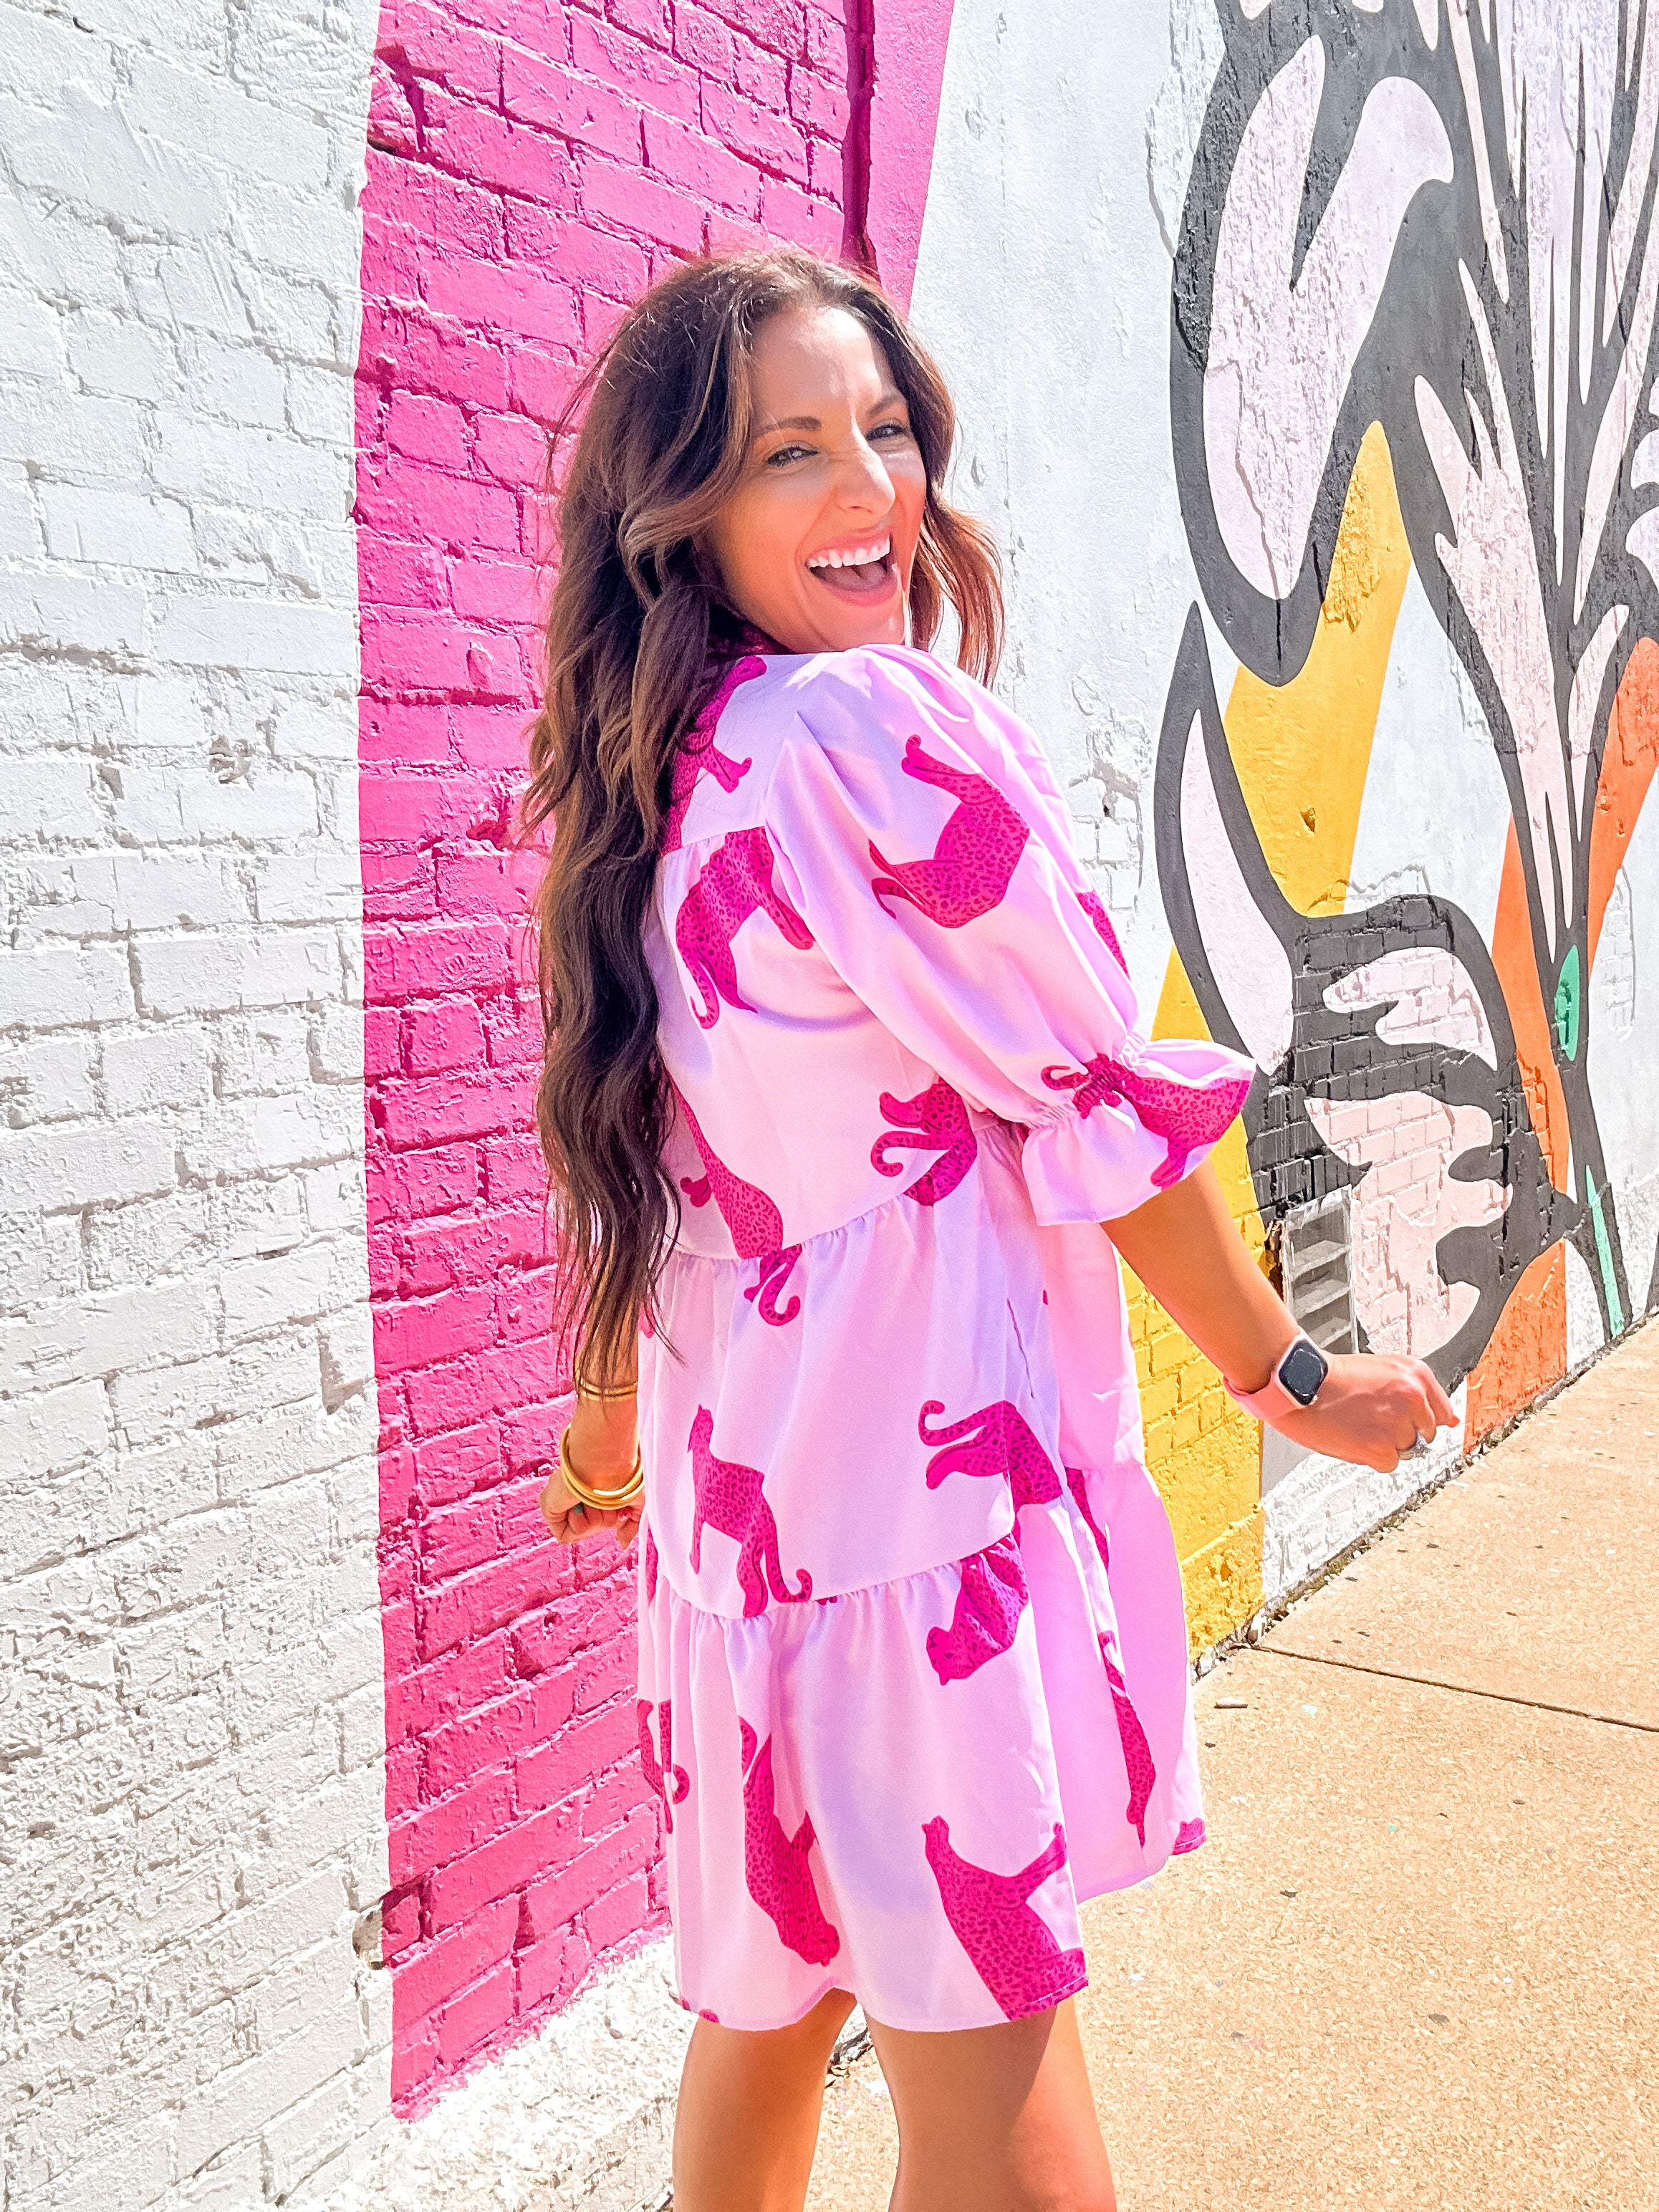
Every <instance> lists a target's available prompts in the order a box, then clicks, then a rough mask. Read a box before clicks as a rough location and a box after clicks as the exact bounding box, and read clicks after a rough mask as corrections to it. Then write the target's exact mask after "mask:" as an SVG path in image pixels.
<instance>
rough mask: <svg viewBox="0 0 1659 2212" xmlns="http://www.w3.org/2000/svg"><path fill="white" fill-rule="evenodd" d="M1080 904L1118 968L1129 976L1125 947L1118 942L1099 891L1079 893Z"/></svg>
mask: <svg viewBox="0 0 1659 2212" xmlns="http://www.w3.org/2000/svg"><path fill="white" fill-rule="evenodd" d="M1078 904H1079V906H1080V907H1081V908H1083V911H1084V912H1085V914H1086V915H1088V917H1089V919H1090V921H1091V922H1093V924H1094V926H1095V934H1096V935H1097V937H1098V938H1099V939H1100V940H1101V942H1102V944H1103V945H1104V946H1105V947H1106V950H1107V951H1109V953H1110V954H1111V956H1112V957H1113V959H1114V960H1115V961H1116V963H1117V964H1118V966H1119V967H1120V968H1121V969H1122V970H1123V972H1124V974H1125V975H1127V974H1128V972H1129V963H1128V962H1127V960H1126V959H1125V958H1124V957H1123V947H1122V946H1121V945H1120V944H1119V943H1118V941H1117V932H1116V930H1115V929H1114V928H1113V927H1112V917H1111V916H1110V915H1109V914H1108V913H1107V911H1106V909H1105V908H1104V907H1103V905H1102V904H1101V902H1100V893H1099V892H1098V891H1079V893H1078Z"/></svg>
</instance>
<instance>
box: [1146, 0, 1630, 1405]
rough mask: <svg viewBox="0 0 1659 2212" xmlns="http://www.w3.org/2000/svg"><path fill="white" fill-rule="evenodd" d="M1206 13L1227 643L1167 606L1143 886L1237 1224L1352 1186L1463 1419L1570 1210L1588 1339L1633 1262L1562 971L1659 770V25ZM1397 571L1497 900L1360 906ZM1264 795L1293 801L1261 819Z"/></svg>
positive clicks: (1202, 171) (1356, 1253)
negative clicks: (1379, 634)
mask: <svg viewBox="0 0 1659 2212" xmlns="http://www.w3.org/2000/svg"><path fill="white" fill-rule="evenodd" d="M1222 16H1223V31H1224V38H1225V55H1224V58H1223V60H1222V63H1221V66H1220V69H1219V71H1218V75H1217V76H1216V78H1215V81H1214V83H1213V85H1212V90H1211V94H1210V98H1209V102H1208V106H1207V110H1206V115H1205V119H1204V124H1203V127H1202V131H1201V133H1200V139H1199V143H1198V148H1197V155H1196V159H1195V161H1194V167H1193V173H1192V179H1191V184H1190V186H1189V189H1188V197H1187V201H1186V205H1185V210H1184V215H1183V219H1182V230H1181V235H1180V239H1179V240H1178V244H1177V251H1176V267H1175V277H1174V296H1173V313H1172V343H1171V348H1170V401H1171V421H1172V427H1173V442H1174V453H1175V462H1176V473H1177V477H1178V479H1179V485H1180V493H1181V501H1182V514H1183V519H1184V520H1185V524H1186V528H1187V533H1188V542H1189V544H1190V547H1191V550H1192V554H1193V558H1194V563H1195V566H1196V568H1197V573H1198V576H1199V580H1200V588H1201V590H1202V592H1203V595H1204V603H1205V608H1206V610H1207V612H1208V614H1209V616H1210V617H1211V618H1212V620H1213V622H1214V623H1216V624H1217V625H1218V628H1219V629H1220V631H1221V634H1222V635H1223V637H1224V638H1225V641H1226V643H1227V644H1228V646H1229V647H1231V649H1232V651H1233V652H1234V653H1237V656H1238V658H1239V659H1240V661H1241V663H1242V666H1241V669H1240V671H1239V676H1238V678H1237V684H1236V686H1235V688H1234V691H1233V694H1232V697H1231V700H1230V702H1229V703H1228V706H1227V708H1226V710H1225V713H1224V711H1223V708H1222V706H1221V704H1220V702H1218V698H1217V696H1216V692H1215V689H1214V686H1213V683H1212V676H1211V662H1210V656H1209V653H1208V651H1207V649H1206V641H1205V629H1204V622H1203V616H1202V613H1201V612H1200V609H1199V608H1197V607H1194V610H1193V612H1192V616H1191V618H1190V620H1189V621H1188V625H1187V629H1186V631H1185V635H1184V636H1183V639H1182V645H1181V647H1180V650H1179V653H1178V654H1177V657H1176V665H1175V668H1174V670H1173V672H1172V676H1171V680H1170V688H1169V694H1168V702H1167V708H1166V711H1165V715H1164V729H1163V735H1162V739H1161V743H1160V748H1159V760H1158V799H1159V805H1158V818H1159V851H1158V863H1159V872H1160V877H1161V881H1162V889H1163V894H1164V901H1165V904H1166V908H1167V910H1168V913H1169V916H1170V924H1171V927H1172V928H1173V930H1174V933H1175V938H1176V949H1177V951H1178V954H1179V957H1180V958H1181V960H1182V963H1183V964H1184V966H1185V968H1186V970H1187V973H1188V978H1189V980H1190V981H1191V983H1192V985H1193V987H1194V991H1195V993H1196V995H1197V998H1198V1001H1199V1005H1200V1007H1201V1009H1202V1012H1203V1014H1204V1018H1205V1019H1206V1022H1207V1023H1208V1024H1209V1026H1210V1028H1211V1030H1212V1033H1213V1034H1214V1035H1215V1036H1217V1037H1218V1038H1219V1039H1221V1040H1223V1041H1225V1042H1229V1043H1231V1044H1235V1045H1237V1046H1238V1047H1239V1048H1242V1049H1243V1050H1246V1051H1248V1052H1249V1053H1250V1054H1252V1055H1253V1057H1254V1058H1255V1061H1256V1063H1257V1067H1258V1076H1257V1079H1256V1082H1255V1086H1254V1089H1253V1091H1252V1093H1251V1097H1250V1101H1249V1107H1248V1109H1247V1123H1248V1128H1249V1161H1250V1170H1251V1174H1252V1178H1253V1182H1254V1186H1255V1197H1256V1200H1257V1202H1258V1204H1259V1206H1261V1212H1262V1214H1263V1216H1264V1218H1265V1219H1266V1220H1267V1223H1268V1224H1269V1225H1270V1226H1271V1225H1274V1224H1277V1223H1279V1222H1282V1221H1283V1219H1284V1218H1285V1216H1286V1215H1287V1214H1291V1213H1292V1212H1295V1211H1296V1210H1297V1209H1300V1208H1304V1207H1306V1206H1310V1205H1316V1204H1318V1203H1320V1202H1321V1201H1323V1200H1327V1199H1328V1196H1329V1195H1330V1194H1332V1193H1334V1192H1338V1191H1345V1190H1346V1191H1347V1192H1349V1193H1350V1194H1351V1198H1350V1200H1349V1205H1350V1208H1351V1233H1352V1261H1351V1267H1352V1289H1353V1300H1354V1309H1355V1314H1356V1317H1357V1320H1358V1324H1359V1327H1360V1328H1361V1329H1362V1331H1363V1333H1364V1341H1365V1342H1367V1343H1368V1344H1369V1345H1370V1346H1372V1347H1374V1348H1376V1349H1378V1350H1387V1351H1405V1350H1407V1349H1409V1350H1410V1351H1412V1352H1415V1353H1417V1354H1419V1356H1421V1357H1423V1358H1427V1359H1429V1360H1430V1362H1431V1364H1432V1365H1433V1366H1434V1367H1435V1369H1436V1370H1437V1372H1438V1373H1439V1375H1440V1376H1442V1378H1443V1380H1444V1381H1445V1382H1446V1383H1449V1384H1455V1383H1460V1382H1462V1381H1463V1380H1464V1379H1465V1378H1466V1377H1470V1376H1473V1377H1474V1382H1473V1384H1472V1391H1471V1407H1470V1429H1471V1432H1472V1433H1479V1431H1480V1428H1481V1427H1482V1426H1483V1425H1490V1420H1491V1419H1493V1418H1501V1417H1502V1413H1503V1412H1504V1411H1505V1410H1507V1408H1504V1407H1496V1406H1492V1405H1489V1406H1488V1407H1486V1415H1487V1419H1486V1421H1484V1422H1483V1420H1482V1418H1481V1409H1480V1405H1479V1402H1478V1401H1479V1395H1480V1394H1479V1384H1480V1361H1481V1360H1482V1358H1483V1355H1485V1354H1486V1353H1487V1352H1488V1351H1489V1349H1490V1347H1491V1346H1492V1343H1493V1340H1494V1336H1495V1334H1497V1333H1499V1332H1500V1331H1501V1330H1502V1329H1503V1328H1504V1326H1505V1316H1506V1310H1510V1309H1511V1308H1512V1307H1515V1308H1518V1307H1519V1305H1520V1304H1522V1303H1523V1302H1522V1300H1520V1299H1518V1298H1517V1292H1518V1291H1521V1290H1522V1286H1528V1288H1529V1290H1530V1292H1531V1298H1530V1306H1529V1311H1530V1312H1531V1316H1532V1320H1533V1322H1534V1323H1535V1322H1536V1320H1537V1313H1536V1309H1537V1306H1538V1304H1539V1301H1540V1300H1542V1301H1543V1304H1544V1305H1545V1306H1546V1307H1547V1306H1548V1304H1549V1301H1550V1298H1551V1297H1552V1295H1553V1296H1554V1297H1556V1299H1557V1301H1558V1303H1561V1309H1562V1310H1561V1314H1560V1315H1559V1316H1558V1317H1557V1333H1558V1334H1559V1335H1560V1336H1561V1339H1562V1345H1561V1350H1560V1354H1559V1359H1558V1361H1557V1364H1558V1365H1559V1364H1564V1361H1565V1304H1564V1302H1562V1301H1561V1285H1562V1283H1563V1281H1564V1276H1563V1274H1562V1273H1561V1270H1560V1267H1559V1261H1561V1259H1562V1258H1563V1257H1564V1252H1563V1248H1564V1247H1570V1248H1571V1249H1573V1250H1575V1251H1576V1253H1577V1255H1578V1258H1579V1259H1580V1260H1582V1261H1583V1269H1584V1274H1585V1277H1586V1278H1587V1279H1588V1282H1589V1285H1592V1286H1593V1291H1594V1297H1595V1304H1596V1305H1597V1306H1598V1307H1599V1314H1600V1323H1601V1332H1602V1333H1603V1334H1607V1335H1611V1334H1616V1333H1617V1332H1618V1331H1619V1330H1620V1329H1621V1328H1623V1327H1625V1326H1626V1322H1628V1321H1629V1320H1630V1318H1631V1317H1632V1314H1633V1313H1638V1312H1640V1311H1641V1310H1643V1309H1644V1306H1646V1305H1648V1304H1650V1303H1651V1302H1652V1300H1653V1297H1654V1295H1655V1291H1656V1289H1659V1283H1656V1280H1655V1277H1656V1255H1655V1253H1654V1251H1653V1250H1652V1249H1650V1248H1649V1249H1641V1250H1638V1249H1633V1248H1632V1245H1631V1244H1630V1243H1629V1242H1628V1241H1627V1238H1626V1235H1625V1233H1624V1232H1623V1229H1622V1225H1621V1223H1620V1218H1618V1213H1617V1210H1616V1208H1615V1206H1614V1203H1613V1194H1612V1188H1611V1186H1612V1182H1613V1178H1612V1177H1611V1176H1609V1173H1608V1170H1607V1165H1606V1163H1605V1160H1604V1154H1603V1146H1602V1139H1601V1133H1600V1132H1599V1130H1598V1125H1597V1111H1596V1097H1595V1084H1594V1082H1593V1080H1592V1054H1591V1043H1592V1037H1591V1026H1592V1021H1593V1005H1592V998H1591V994H1590V990H1589V981H1590V975H1591V969H1592V963H1594V961H1595V956H1596V952H1597V950H1598V945H1599V940H1600V938H1601V930H1602V924H1603V921H1604V918H1605V917H1606V915H1607V908H1608V902H1609V899H1610V896H1611V895H1612V893H1613V886H1614V883H1615V880H1616V878H1617V876H1618V872H1619V867H1620V862H1621V860H1622V859H1623V857H1624V854H1625V852H1626V848H1627V847H1628V844H1629V842H1630V839H1631V836H1632V831H1633V829H1634V826H1635V822H1636V817H1637V815H1638V812H1639V810H1640V807H1641V804H1642V800H1643V798H1644V795H1645V792H1646V788H1647V785H1648V783H1649V781H1650V779H1651V777H1652V775H1653V772H1654V769H1655V766H1656V763H1659V643H1656V640H1659V515H1656V513H1655V509H1656V507H1659V493H1656V489H1655V487H1656V485H1659V460H1656V459H1655V456H1656V454H1659V430H1656V422H1659V417H1656V413H1655V410H1654V399H1655V397H1656V395H1655V393H1654V391H1653V380H1654V363H1653V358H1652V355H1653V338H1654V330H1655V315H1656V309H1659V241H1656V240H1655V238H1654V222H1655V176H1656V170H1655V149H1656V131H1659V23H1650V17H1649V11H1648V9H1647V8H1646V6H1645V5H1644V4H1634V5H1631V6H1628V7H1623V8H1614V7H1613V6H1607V7H1604V8H1601V9H1595V10H1584V9H1574V10H1564V9H1559V7H1557V6H1556V5H1555V4H1554V0H1522V4H1520V5H1517V6H1511V7H1506V8H1503V9H1498V8H1497V7H1495V6H1494V5H1492V0H1449V4H1448V5H1447V6H1446V7H1444V8H1442V7H1441V5H1440V4H1439V0H1372V4H1370V5H1369V6H1367V7H1366V8H1364V9H1358V8H1356V7H1353V6H1351V5H1349V4H1347V0H1297V4H1294V5H1287V4H1283V0H1280V3H1279V4H1273V5H1271V6H1267V5H1260V4H1259V5H1257V6H1255V7H1253V8H1252V7H1248V6H1247V7H1245V8H1243V9H1231V8H1229V9H1224V10H1223V11H1222ZM1413 569H1414V570H1415V574H1416V576H1417V579H1418V580H1419V583H1420V585H1421V586H1422V588H1423V590H1424V592H1425V593H1426V596H1427V599H1428V603H1429V605H1431V608H1432V610H1433V612H1434V616H1435V617H1436V619H1437V621H1438V623H1439V624H1440V625H1441V627H1442V629H1443V631H1444V633H1445V635H1446V636H1447V638H1448V639H1449V641H1450V643H1451V646H1452V647H1453V649H1454V650H1455V653H1456V654H1457V656H1458V658H1459V659H1460V661H1461V662H1462V666H1463V668H1464V669H1465V671H1467V674H1468V680H1469V683H1470V684H1471V686H1472V688H1473V694H1474V698H1475V699H1476V700H1477V701H1478V702H1479V711H1480V715H1481V716H1482V717H1483V718H1484V721H1485V724H1486V733H1487V735H1488V736H1489V738H1490V742H1491V744H1492V746H1493V747H1494V748H1495V750H1496V753H1497V757H1498V762H1499V764H1500V766H1501V769H1502V775H1503V783H1504V789H1505V790H1506V792H1507V794H1508V799H1509V807H1510V811H1509V816H1508V817H1507V818H1502V817H1498V818H1494V819H1493V820H1492V821H1491V822H1490V823H1480V824H1478V825H1475V826H1476V828H1477V830H1478V833H1479V834H1480V835H1483V836H1490V837H1491V838H1492V840H1493V841H1495V842H1496V843H1497V845H1498V846H1500V847H1502V848H1504V865H1503V873H1502V879H1501V889H1500V891H1499V894H1498V904H1497V912H1496V917H1495V920H1494V921H1492V926H1491V927H1490V929H1486V928H1484V927H1482V926H1481V924H1480V923H1479V922H1477V921H1475V920H1474V919H1472V918H1471V916H1470V915H1468V913H1467V912H1465V911H1463V910H1462V908H1460V907H1459V906H1458V905H1457V904H1455V903H1454V902H1452V901H1451V900H1449V899H1448V898H1446V897H1445V896H1439V895H1437V893H1436V891H1435V889H1434V887H1433V885H1432V884H1425V886H1424V887H1423V888H1422V889H1421V890H1413V891H1409V892H1401V893H1400V894H1398V895H1395V896H1388V897H1385V898H1383V899H1382V900H1380V901H1378V902H1376V903H1372V904H1370V905H1362V904H1359V903H1357V902H1352V901H1351V896H1350V891H1351V886H1350V882H1349V876H1350V866H1351V862H1352V854H1353V842H1354V832H1355V827H1356V824H1357V822H1358V810H1359V804H1360V800H1361V798H1362V795H1363V793H1364V789H1365V785H1366V781H1367V776H1368V773H1369V772H1370V758H1371V746H1372V738H1373V736H1374V734H1375V721H1376V707H1377V701H1378V698H1379V696H1380V689H1381V665H1382V663H1383V662H1385V661H1386V657H1387V650H1388V641H1387V635H1386V634H1385V635H1383V639H1382V643H1381V660H1379V659H1378V657H1377V651H1376V641H1375V640H1374V639H1368V638H1366V637H1365V636H1364V635H1362V632H1363V631H1364V629H1365V628H1366V627H1367V625H1369V626H1370V629H1373V630H1374V629H1376V625H1377V623H1378V620H1379V617H1378V613H1377V609H1378V607H1379V606H1381V607H1382V608H1383V616H1382V617H1381V619H1382V622H1383V629H1384V632H1385V633H1386V631H1387V630H1388V629H1390V628H1391V627H1392V624H1393V622H1394V620H1395V617H1397V615H1398V611H1399V608H1400V605H1401V599H1402V597H1403V594H1404V592H1405V588H1406V584H1407V576H1408V574H1409V573H1410V572H1411V571H1412V570H1413ZM1362 601H1363V602H1364V621H1363V622H1362V619H1361V611H1360V610H1361V603H1362ZM1372 664H1375V665H1376V680H1375V681H1373V680H1371V679H1372ZM1423 741H1424V744H1425V745H1432V744H1437V743H1441V742H1443V737H1442V733H1440V732H1425V734H1424V740H1423ZM1286 757H1291V758H1293V759H1294V760H1295V762H1296V763H1297V774H1296V775H1295V776H1294V777H1286V776H1285V775H1283V773H1282V771H1283V769H1284V767H1285V760H1286ZM1287 788H1288V789H1291V790H1294V792H1295V793H1296V802H1295V803H1296V806H1297V812H1298V815H1299V824H1298V823H1291V835H1290V836H1289V837H1288V838H1287V837H1286V836H1284V835H1275V836H1273V837H1272V838H1269V837H1268V836H1267V835H1266V834H1265V832H1266V831H1267V829H1269V828H1270V827H1272V826H1273V817H1274V812H1275V808H1277V809H1278V811H1279V813H1281V814H1282V813H1283V811H1284V793H1285V789H1287ZM1279 827H1282V825H1279ZM1270 852H1271V860H1270V857H1269V855H1270ZM1548 1322H1549V1317H1548V1315H1547V1313H1546V1316H1545V1333H1546V1334H1547V1333H1548ZM1541 1358H1542V1360H1543V1363H1544V1364H1545V1366H1546V1367H1547V1366H1548V1365H1549V1364H1550V1353H1549V1351H1548V1348H1547V1347H1546V1348H1545V1350H1544V1352H1542V1354H1541ZM1547 1379H1549V1378H1548V1376H1547V1374H1545V1375H1539V1374H1534V1375H1532V1376H1529V1377H1528V1380H1529V1382H1530V1383H1531V1385H1532V1388H1534V1389H1535V1388H1536V1386H1537V1383H1538V1382H1540V1381H1541V1380H1547ZM1527 1395H1531V1392H1530V1389H1528V1392H1527Z"/></svg>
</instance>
